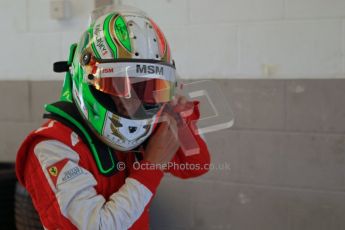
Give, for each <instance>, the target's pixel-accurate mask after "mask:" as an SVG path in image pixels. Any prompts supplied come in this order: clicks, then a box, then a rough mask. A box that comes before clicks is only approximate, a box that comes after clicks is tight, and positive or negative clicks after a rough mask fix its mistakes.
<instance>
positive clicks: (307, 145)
mask: <svg viewBox="0 0 345 230" xmlns="http://www.w3.org/2000/svg"><path fill="white" fill-rule="evenodd" d="M218 81H219V84H220V85H221V87H222V88H223V91H224V93H225V95H226V97H227V99H228V100H229V103H230V105H231V106H232V109H233V110H234V113H235V115H236V122H235V126H234V127H233V128H232V129H230V130H226V131H221V132H219V133H213V134H208V135H206V139H207V141H208V143H209V148H210V150H211V152H212V160H213V163H216V164H217V163H221V162H228V163H229V164H230V166H231V170H217V171H211V172H209V173H208V174H207V175H205V176H203V177H200V178H197V179H194V180H186V181H183V180H178V179H175V178H172V177H171V176H166V177H165V179H164V181H163V182H162V184H161V186H160V188H159V191H158V195H157V197H156V199H155V201H154V203H153V207H152V208H151V214H152V222H153V223H152V225H153V229H177V230H182V229H201V230H204V229H205V230H209V229H217V230H218V229H235V230H242V229H243V230H247V229H263V230H270V229H272V230H276V229H279V230H281V229H288V230H306V229H310V230H318V229H320V230H323V229H331V230H333V229H339V230H340V229H341V230H343V229H345V218H344V216H345V180H344V179H345V178H344V177H345V167H344V163H345V135H344V131H345V122H344V121H345V100H344V98H345V80H218ZM60 86H61V82H27V81H18V82H5V81H3V82H1V84H0V94H1V95H0V104H1V112H0V126H1V129H0V160H1V161H13V160H14V159H15V154H16V149H17V147H18V145H19V143H20V141H21V140H22V139H23V138H24V137H25V135H26V134H27V133H28V132H29V130H31V129H34V128H36V127H37V126H38V125H39V124H40V123H41V122H42V120H41V118H40V117H41V113H42V111H43V110H42V104H44V103H46V102H51V101H54V100H55V99H56V98H57V96H58V94H59V91H60Z"/></svg>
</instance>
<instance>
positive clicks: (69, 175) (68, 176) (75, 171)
mask: <svg viewBox="0 0 345 230" xmlns="http://www.w3.org/2000/svg"><path fill="white" fill-rule="evenodd" d="M83 173H84V172H83V170H82V168H80V167H79V166H75V167H73V168H71V169H69V170H67V171H66V172H64V173H63V177H62V183H64V182H67V181H70V180H72V179H74V178H76V177H78V176H79V175H81V174H83Z"/></svg>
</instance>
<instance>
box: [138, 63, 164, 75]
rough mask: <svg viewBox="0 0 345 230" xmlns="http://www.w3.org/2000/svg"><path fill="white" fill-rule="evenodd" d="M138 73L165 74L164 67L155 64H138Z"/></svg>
mask: <svg viewBox="0 0 345 230" xmlns="http://www.w3.org/2000/svg"><path fill="white" fill-rule="evenodd" d="M136 71H137V73H144V74H157V75H162V76H163V75H164V68H163V67H162V66H155V65H137V68H136Z"/></svg>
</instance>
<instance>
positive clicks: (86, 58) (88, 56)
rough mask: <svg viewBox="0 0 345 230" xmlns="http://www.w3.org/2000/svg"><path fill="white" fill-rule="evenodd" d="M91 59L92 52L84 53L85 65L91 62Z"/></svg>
mask: <svg viewBox="0 0 345 230" xmlns="http://www.w3.org/2000/svg"><path fill="white" fill-rule="evenodd" d="M90 60H91V54H90V53H86V54H84V56H83V60H82V62H83V65H87V64H89V63H90Z"/></svg>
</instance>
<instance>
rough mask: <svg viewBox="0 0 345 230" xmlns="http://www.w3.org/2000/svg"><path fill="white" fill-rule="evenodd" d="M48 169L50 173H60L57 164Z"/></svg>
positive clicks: (55, 174) (53, 174) (54, 174)
mask: <svg viewBox="0 0 345 230" xmlns="http://www.w3.org/2000/svg"><path fill="white" fill-rule="evenodd" d="M48 171H49V173H50V175H52V176H54V177H56V176H57V175H58V173H59V172H58V169H57V168H56V167H55V166H53V167H51V168H49V170H48Z"/></svg>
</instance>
